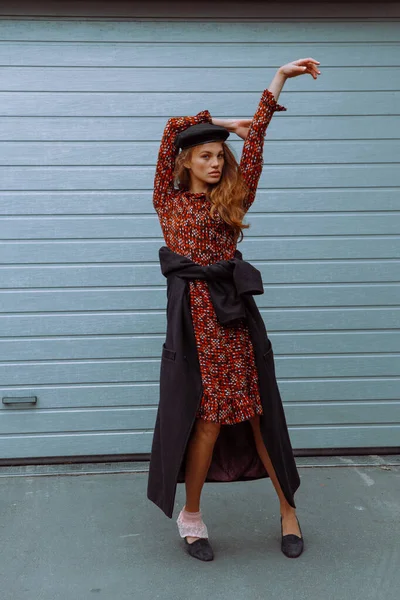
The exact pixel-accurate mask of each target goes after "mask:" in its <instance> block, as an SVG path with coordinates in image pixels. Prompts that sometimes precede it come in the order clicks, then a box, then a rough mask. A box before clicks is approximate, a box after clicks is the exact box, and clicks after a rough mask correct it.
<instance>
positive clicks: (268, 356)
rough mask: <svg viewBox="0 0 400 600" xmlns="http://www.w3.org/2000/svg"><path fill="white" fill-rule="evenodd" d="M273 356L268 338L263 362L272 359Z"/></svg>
mask: <svg viewBox="0 0 400 600" xmlns="http://www.w3.org/2000/svg"><path fill="white" fill-rule="evenodd" d="M273 355H274V352H273V350H272V344H271V340H270V339H269V338H268V339H267V350H266V351H265V352H264V354H263V356H264V360H265V361H269V360H270V359H271V358H273Z"/></svg>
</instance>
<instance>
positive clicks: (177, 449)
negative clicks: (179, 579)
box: [147, 246, 300, 518]
mask: <svg viewBox="0 0 400 600" xmlns="http://www.w3.org/2000/svg"><path fill="white" fill-rule="evenodd" d="M159 258H160V263H161V271H162V273H163V275H164V276H165V277H166V278H167V332H166V339H165V342H164V343H163V345H162V357H161V367H160V399H159V405H158V411H157V418H156V423H155V429H154V437H153V443H152V449H151V458H150V468H149V477H148V487H147V497H148V498H149V499H150V500H151V501H152V502H154V503H155V504H156V505H157V506H158V507H159V508H160V509H161V510H162V511H163V512H164V513H165V514H166V515H167V516H168V517H170V518H172V514H173V509H174V502H175V494H176V484H177V483H183V482H184V481H185V464H186V450H187V443H188V441H189V438H190V435H191V433H192V428H193V426H194V424H195V419H196V412H197V409H198V408H199V406H200V401H201V397H202V393H203V388H202V380H201V373H200V364H199V360H198V355H197V346H196V339H195V335H194V328H193V321H192V315H191V312H190V300H189V285H188V280H189V279H206V280H207V284H208V289H209V292H210V297H211V301H212V303H213V306H214V309H215V312H216V315H217V318H218V320H219V322H220V323H221V324H223V325H234V324H235V321H236V320H237V319H240V318H243V317H245V318H246V319H247V324H248V327H249V332H250V337H251V341H252V344H253V348H254V356H255V361H256V367H257V372H258V378H259V391H260V397H261V404H262V408H263V414H262V415H260V429H261V433H262V437H263V440H264V443H265V446H266V448H267V451H268V454H269V456H270V458H271V461H272V464H273V466H274V470H275V472H276V475H277V478H278V481H279V483H280V486H281V488H282V490H283V493H284V495H285V497H286V499H287V501H288V502H289V504H290V505H291V506H293V507H294V508H296V505H295V503H294V498H293V496H294V493H295V491H296V490H297V488H298V487H299V485H300V478H299V474H298V471H297V467H296V463H295V460H294V456H293V451H292V446H291V443H290V439H289V433H288V429H287V424H286V419H285V414H284V411H283V406H282V400H281V396H280V393H279V389H278V385H277V382H276V377H275V366H274V356H273V349H272V344H271V341H270V340H269V338H268V336H267V331H266V328H265V324H264V321H263V318H262V316H261V314H260V312H259V309H258V307H257V305H256V303H255V301H254V298H253V297H252V296H253V295H254V294H263V293H264V288H263V284H262V278H261V273H260V271H258V270H257V269H256V268H255V267H254V266H253V265H251V264H250V263H249V262H247V261H245V260H243V258H242V253H241V252H240V251H239V250H236V251H235V255H234V258H232V259H229V260H221V261H218V262H216V263H214V264H212V265H208V266H202V265H199V264H197V263H194V262H193V261H191V260H190V259H189V258H187V257H185V256H182V255H180V254H177V253H175V252H173V251H172V250H170V249H169V248H168V247H167V246H162V247H161V248H160V250H159ZM262 477H269V475H268V473H267V471H266V469H265V467H264V465H263V463H262V462H261V459H260V457H259V455H258V452H257V449H256V445H255V441H254V436H253V431H252V428H251V425H250V423H249V421H243V422H241V423H237V424H235V425H224V426H222V427H221V429H220V433H219V436H218V439H217V441H216V444H215V446H214V452H213V457H212V462H211V465H210V468H209V470H208V473H207V477H206V480H205V481H206V482H208V481H210V482H211V481H213V482H217V481H223V482H227V481H246V480H253V479H260V478H262Z"/></svg>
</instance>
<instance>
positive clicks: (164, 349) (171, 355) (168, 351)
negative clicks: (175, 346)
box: [161, 342, 176, 360]
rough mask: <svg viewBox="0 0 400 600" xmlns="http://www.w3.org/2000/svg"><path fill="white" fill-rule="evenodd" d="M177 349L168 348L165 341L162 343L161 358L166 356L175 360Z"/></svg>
mask: <svg viewBox="0 0 400 600" xmlns="http://www.w3.org/2000/svg"><path fill="white" fill-rule="evenodd" d="M175 356H176V350H171V349H170V348H167V347H166V345H165V342H164V343H163V345H162V355H161V358H162V359H163V358H166V359H167V360H175Z"/></svg>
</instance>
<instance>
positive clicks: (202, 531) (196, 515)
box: [176, 507, 208, 538]
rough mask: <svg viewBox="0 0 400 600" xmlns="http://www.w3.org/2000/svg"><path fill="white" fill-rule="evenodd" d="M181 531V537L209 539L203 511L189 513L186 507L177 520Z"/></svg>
mask: <svg viewBox="0 0 400 600" xmlns="http://www.w3.org/2000/svg"><path fill="white" fill-rule="evenodd" d="M176 522H177V524H178V529H179V535H180V536H181V537H183V538H184V537H186V536H187V535H189V536H191V537H198V538H208V531H207V527H206V525H205V523H204V522H203V519H202V514H201V510H199V511H198V512H188V511H186V510H185V507H183V508H182V510H181V512H180V513H179V516H178V518H177V520H176Z"/></svg>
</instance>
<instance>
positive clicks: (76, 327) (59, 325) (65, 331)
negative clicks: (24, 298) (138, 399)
mask: <svg viewBox="0 0 400 600" xmlns="http://www.w3.org/2000/svg"><path fill="white" fill-rule="evenodd" d="M260 312H261V316H262V317H263V319H264V322H265V324H266V327H267V329H268V331H305V330H307V331H317V330H319V331H335V330H349V331H351V330H352V331H354V330H360V329H365V330H369V329H374V330H375V329H398V325H399V322H400V309H399V308H397V307H393V308H375V307H374V308H370V307H357V308H348V307H340V308H310V309H301V308H292V309H283V308H279V309H277V310H274V309H261V311H260ZM165 313H166V311H165V310H163V311H160V312H158V311H142V312H140V311H137V312H135V311H131V312H128V311H125V312H120V313H115V312H111V311H110V312H101V311H99V312H97V313H90V312H86V313H82V312H80V313H75V314H74V313H71V314H67V313H54V314H52V315H41V314H29V315H28V314H18V313H16V314H15V315H10V316H5V315H3V316H0V337H4V336H13V337H14V336H17V334H19V335H20V336H26V335H27V333H28V332H29V335H30V336H42V335H52V336H56V335H86V334H87V335H107V334H111V335H118V334H125V335H129V334H143V333H144V334H161V333H165V331H166V314H165Z"/></svg>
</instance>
